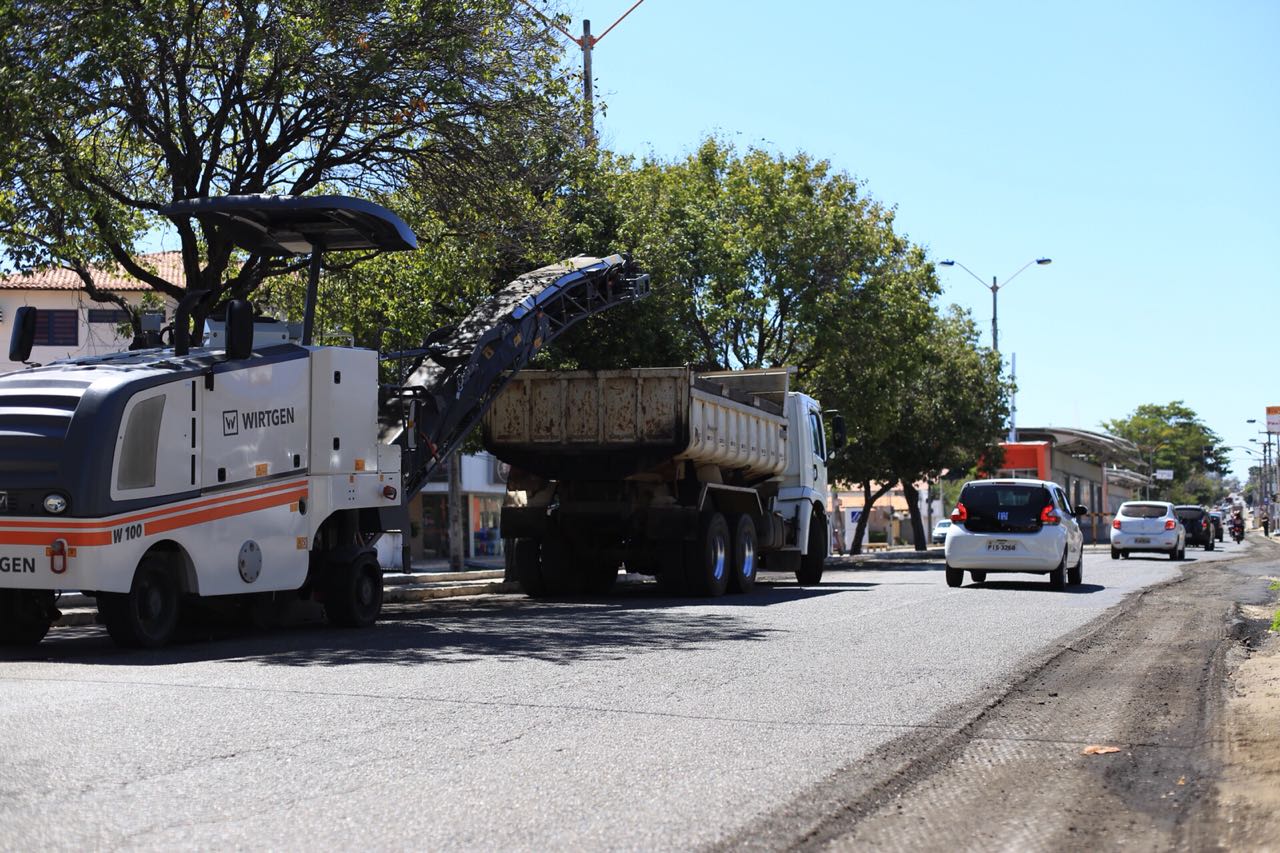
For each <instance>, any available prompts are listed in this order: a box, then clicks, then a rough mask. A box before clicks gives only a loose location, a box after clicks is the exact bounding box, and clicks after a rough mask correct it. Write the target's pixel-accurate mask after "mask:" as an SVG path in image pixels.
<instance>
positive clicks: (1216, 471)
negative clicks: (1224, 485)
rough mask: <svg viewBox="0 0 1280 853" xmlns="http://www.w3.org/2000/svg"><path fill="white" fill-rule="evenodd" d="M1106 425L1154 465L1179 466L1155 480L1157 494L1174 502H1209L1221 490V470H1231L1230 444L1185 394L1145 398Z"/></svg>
mask: <svg viewBox="0 0 1280 853" xmlns="http://www.w3.org/2000/svg"><path fill="white" fill-rule="evenodd" d="M1102 426H1103V428H1104V429H1106V430H1107V431H1108V432H1110V433H1113V434H1114V435H1118V436H1120V437H1121V438H1127V439H1128V440H1130V441H1132V442H1133V443H1134V444H1136V445H1137V446H1138V449H1139V450H1140V451H1141V452H1142V458H1143V459H1144V460H1145V462H1146V464H1147V466H1148V470H1149V471H1151V472H1154V471H1156V470H1158V469H1161V468H1164V469H1169V470H1172V471H1173V480H1172V481H1167V482H1162V481H1156V482H1155V484H1154V486H1155V491H1153V495H1154V494H1159V495H1160V496H1161V497H1163V498H1164V499H1166V500H1171V501H1173V502H1174V503H1199V504H1207V503H1209V502H1210V501H1212V500H1214V498H1215V497H1217V496H1218V495H1217V493H1218V492H1219V491H1220V486H1219V480H1220V478H1221V476H1222V475H1224V474H1227V473H1229V472H1230V470H1231V469H1230V462H1229V459H1228V450H1229V448H1228V447H1227V446H1226V445H1225V444H1223V443H1222V439H1221V438H1219V437H1218V434H1217V433H1215V432H1214V431H1213V430H1211V429H1210V428H1209V427H1208V426H1207V425H1205V423H1204V422H1203V421H1201V420H1200V417H1199V416H1198V415H1197V414H1196V413H1195V411H1193V410H1192V409H1191V408H1190V407H1189V406H1187V405H1186V403H1184V402H1183V401H1182V400H1174V401H1173V402H1171V403H1167V404H1164V405H1160V404H1156V403H1144V404H1143V405H1141V406H1138V408H1136V409H1134V410H1133V412H1132V413H1131V414H1129V415H1128V416H1127V417H1124V418H1117V419H1115V420H1110V421H1104V422H1103V424H1102ZM1210 475H1213V476H1210Z"/></svg>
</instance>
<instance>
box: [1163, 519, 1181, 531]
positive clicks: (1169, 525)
mask: <svg viewBox="0 0 1280 853" xmlns="http://www.w3.org/2000/svg"><path fill="white" fill-rule="evenodd" d="M1177 526H1178V522H1176V521H1174V520H1173V519H1172V518H1169V519H1166V520H1165V523H1164V529H1165V530H1173V529H1174V528H1175V527H1177Z"/></svg>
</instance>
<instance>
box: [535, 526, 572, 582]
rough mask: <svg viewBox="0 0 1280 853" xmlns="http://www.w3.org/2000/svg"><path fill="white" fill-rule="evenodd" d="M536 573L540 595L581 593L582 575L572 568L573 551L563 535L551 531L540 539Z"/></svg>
mask: <svg viewBox="0 0 1280 853" xmlns="http://www.w3.org/2000/svg"><path fill="white" fill-rule="evenodd" d="M538 574H539V577H540V579H541V583H542V589H543V592H542V595H543V596H544V597H545V596H557V597H563V596H574V595H580V594H581V593H582V586H583V584H582V580H583V579H582V576H581V575H580V574H579V573H578V572H576V571H575V570H574V565H573V551H572V549H571V548H570V547H569V543H568V542H566V541H565V539H564V537H563V536H560V535H559V534H556V533H552V534H549V535H547V536H546V537H545V538H544V539H543V540H542V548H541V549H540V551H539V559H538Z"/></svg>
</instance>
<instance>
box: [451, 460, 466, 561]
mask: <svg viewBox="0 0 1280 853" xmlns="http://www.w3.org/2000/svg"><path fill="white" fill-rule="evenodd" d="M448 513H449V568H450V569H452V570H453V571H455V572H460V571H462V561H463V556H464V555H465V553H466V552H465V551H464V550H463V545H464V544H465V543H464V541H463V540H464V539H465V538H466V533H465V532H464V530H465V527H464V526H463V506H462V450H461V449H458V450H455V451H453V452H452V453H450V454H449V498H448Z"/></svg>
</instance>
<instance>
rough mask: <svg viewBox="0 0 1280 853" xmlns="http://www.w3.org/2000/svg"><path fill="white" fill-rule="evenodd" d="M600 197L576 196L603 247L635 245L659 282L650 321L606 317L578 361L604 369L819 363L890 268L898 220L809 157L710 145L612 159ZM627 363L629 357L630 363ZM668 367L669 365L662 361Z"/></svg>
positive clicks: (578, 344)
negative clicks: (881, 271) (865, 293)
mask: <svg viewBox="0 0 1280 853" xmlns="http://www.w3.org/2000/svg"><path fill="white" fill-rule="evenodd" d="M602 169H603V173H602V174H601V175H599V176H597V177H595V178H594V181H595V187H596V189H598V190H599V192H600V195H598V196H593V197H588V196H587V195H586V194H583V193H574V194H573V196H572V198H571V203H572V204H573V205H574V206H576V207H577V208H578V210H580V211H584V212H586V213H587V214H588V221H589V222H591V223H593V224H594V225H596V226H599V227H597V228H587V229H583V231H579V232H578V233H577V234H575V237H580V236H582V235H583V233H584V232H585V233H592V234H593V236H595V237H596V238H597V239H598V240H600V241H601V242H604V243H611V244H612V245H615V246H620V247H622V248H626V249H628V250H630V251H631V252H633V253H634V255H635V257H636V258H637V260H639V261H640V263H641V264H642V265H643V266H644V267H645V269H647V270H649V271H650V273H651V274H652V276H653V282H654V291H655V300H651V303H650V305H646V306H643V307H640V310H639V311H638V312H637V314H638V316H631V312H629V316H628V317H626V318H622V317H618V316H614V317H603V318H601V323H600V324H599V325H598V327H597V330H598V331H597V335H598V337H597V341H596V342H594V343H595V344H597V345H593V342H591V341H586V340H584V339H581V338H580V339H578V340H577V341H575V342H574V345H573V346H572V347H566V348H565V349H564V350H563V353H564V355H565V357H566V358H570V359H572V360H574V361H577V362H581V363H583V364H588V363H589V364H592V365H593V366H636V365H639V364H644V363H648V364H663V363H666V364H670V363H672V361H671V359H672V358H674V357H677V356H682V357H681V358H680V360H682V361H689V362H693V363H696V364H700V365H705V366H707V367H717V368H726V369H729V368H733V369H736V368H750V367H765V366H777V365H783V364H789V365H795V366H797V367H799V368H800V370H801V371H802V372H804V371H805V370H807V369H809V368H811V367H812V366H813V365H814V364H815V363H816V358H817V353H818V346H817V340H816V338H817V336H818V335H819V334H821V333H824V332H825V331H826V330H827V328H828V327H829V325H830V323H832V322H836V321H839V320H841V317H840V316H837V315H836V314H835V311H836V309H840V310H841V311H842V312H843V314H845V315H848V314H849V313H850V312H851V311H852V310H854V306H853V304H852V302H851V300H853V299H856V297H857V290H858V288H859V287H860V285H861V282H862V281H863V279H865V278H866V277H868V276H870V275H871V274H873V272H874V270H875V269H876V268H877V267H878V266H879V265H880V264H882V263H883V262H884V258H883V257H882V250H883V248H884V246H885V245H886V244H888V243H890V242H891V240H892V211H890V210H887V209H885V208H884V207H883V206H882V205H880V204H879V203H877V202H875V201H874V200H872V199H870V198H867V197H865V196H863V194H862V193H861V191H860V185H859V184H858V182H857V181H855V180H854V179H852V178H850V177H849V176H848V175H846V174H844V173H841V172H837V171H835V170H833V169H832V168H831V166H830V164H829V163H827V162H825V161H816V160H814V159H813V158H811V157H809V156H808V155H806V154H796V155H791V156H785V155H779V154H773V153H770V152H765V151H760V150H755V149H752V150H748V151H747V152H745V153H739V152H738V151H737V150H736V149H734V148H733V147H732V146H730V145H728V144H726V143H724V142H722V141H720V140H718V139H714V138H711V139H707V140H705V141H704V142H703V143H702V144H701V145H700V146H699V147H698V149H697V151H695V152H694V153H693V154H690V155H689V156H687V157H685V158H683V159H680V160H677V161H675V162H663V161H659V160H656V159H647V160H644V161H641V162H639V163H636V162H634V161H632V160H629V159H626V158H612V159H605V160H604V161H602ZM618 359H629V360H630V361H629V362H628V363H627V364H621V363H617V364H616V365H615V362H616V360H618ZM649 359H656V360H649Z"/></svg>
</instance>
